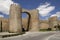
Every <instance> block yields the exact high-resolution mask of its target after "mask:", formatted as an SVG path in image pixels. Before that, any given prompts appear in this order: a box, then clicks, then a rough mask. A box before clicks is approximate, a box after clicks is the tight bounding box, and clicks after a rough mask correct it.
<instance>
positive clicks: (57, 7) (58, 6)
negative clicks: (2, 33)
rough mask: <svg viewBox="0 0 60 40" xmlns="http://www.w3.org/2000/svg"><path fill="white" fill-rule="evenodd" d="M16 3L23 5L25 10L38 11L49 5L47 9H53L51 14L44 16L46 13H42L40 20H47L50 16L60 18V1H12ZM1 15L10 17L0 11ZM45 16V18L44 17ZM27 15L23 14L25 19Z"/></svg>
mask: <svg viewBox="0 0 60 40" xmlns="http://www.w3.org/2000/svg"><path fill="white" fill-rule="evenodd" d="M11 1H13V2H15V3H18V4H19V5H21V7H22V8H25V9H29V10H32V9H37V8H41V6H45V5H48V4H49V5H48V7H45V9H43V10H46V8H48V9H49V7H50V8H51V9H52V10H50V11H49V12H47V13H46V14H44V13H43V12H45V11H41V12H40V13H41V15H40V16H39V18H40V19H47V18H49V17H50V16H58V17H60V16H59V14H60V0H11ZM0 15H4V17H5V18H7V17H8V15H6V14H5V13H3V12H1V11H0ZM42 15H43V16H42ZM25 16H26V14H23V17H25Z"/></svg>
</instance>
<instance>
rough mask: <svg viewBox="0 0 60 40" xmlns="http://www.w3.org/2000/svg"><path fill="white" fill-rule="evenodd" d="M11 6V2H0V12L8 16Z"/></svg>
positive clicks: (4, 0)
mask: <svg viewBox="0 0 60 40" xmlns="http://www.w3.org/2000/svg"><path fill="white" fill-rule="evenodd" d="M11 4H13V1H12V0H0V12H2V13H4V14H7V15H8V14H9V8H10V5H11Z"/></svg>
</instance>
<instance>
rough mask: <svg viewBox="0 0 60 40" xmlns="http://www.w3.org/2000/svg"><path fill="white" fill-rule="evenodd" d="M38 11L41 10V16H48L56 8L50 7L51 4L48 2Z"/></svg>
mask: <svg viewBox="0 0 60 40" xmlns="http://www.w3.org/2000/svg"><path fill="white" fill-rule="evenodd" d="M37 9H38V10H39V14H40V15H41V16H47V15H49V13H50V12H51V11H53V10H54V9H55V6H50V3H47V2H46V3H45V4H43V5H40V6H39V7H38V8H37Z"/></svg>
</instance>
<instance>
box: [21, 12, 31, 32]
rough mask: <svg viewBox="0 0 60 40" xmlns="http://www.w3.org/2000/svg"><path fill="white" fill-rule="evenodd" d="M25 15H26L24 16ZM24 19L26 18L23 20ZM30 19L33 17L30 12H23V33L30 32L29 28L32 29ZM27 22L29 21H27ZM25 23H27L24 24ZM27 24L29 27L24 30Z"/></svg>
mask: <svg viewBox="0 0 60 40" xmlns="http://www.w3.org/2000/svg"><path fill="white" fill-rule="evenodd" d="M24 14H25V15H24ZM23 17H24V18H23ZM30 18H31V15H30V14H29V12H22V31H29V27H30ZM26 20H27V21H26ZM23 21H25V23H24V22H23ZM26 22H27V26H26V29H25V28H23V27H25V26H24V24H26Z"/></svg>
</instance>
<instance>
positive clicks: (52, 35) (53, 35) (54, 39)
mask: <svg viewBox="0 0 60 40" xmlns="http://www.w3.org/2000/svg"><path fill="white" fill-rule="evenodd" d="M0 40H60V32H27V33H26V34H23V35H19V36H14V37H7V38H0Z"/></svg>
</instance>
